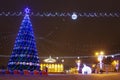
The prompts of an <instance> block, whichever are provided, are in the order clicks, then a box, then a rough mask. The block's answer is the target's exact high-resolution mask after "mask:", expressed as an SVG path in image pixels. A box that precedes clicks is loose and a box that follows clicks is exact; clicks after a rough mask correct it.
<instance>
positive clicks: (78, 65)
mask: <svg viewBox="0 0 120 80" xmlns="http://www.w3.org/2000/svg"><path fill="white" fill-rule="evenodd" d="M80 63H81V61H80V59H78V60H76V64H77V70H78V71H79V70H80Z"/></svg>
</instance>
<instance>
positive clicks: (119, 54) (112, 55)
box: [0, 53, 120, 59]
mask: <svg viewBox="0 0 120 80" xmlns="http://www.w3.org/2000/svg"><path fill="white" fill-rule="evenodd" d="M15 56H16V55H15ZM117 56H120V53H117V54H111V55H104V56H103V57H105V58H108V57H112V58H114V57H117ZM0 57H6V58H7V57H10V55H0ZM57 57H58V56H57ZM57 57H53V58H57ZM93 57H96V56H60V57H59V58H68V59H69V58H93ZM39 58H48V57H47V56H44V57H39Z"/></svg>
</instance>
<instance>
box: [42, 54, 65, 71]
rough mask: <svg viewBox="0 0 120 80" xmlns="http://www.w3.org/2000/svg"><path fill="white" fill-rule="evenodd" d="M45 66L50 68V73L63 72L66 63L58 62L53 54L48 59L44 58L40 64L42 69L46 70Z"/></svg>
mask: <svg viewBox="0 0 120 80" xmlns="http://www.w3.org/2000/svg"><path fill="white" fill-rule="evenodd" d="M45 67H47V68H48V72H49V73H62V72H64V65H63V63H62V62H57V61H56V59H53V58H52V57H51V56H50V57H49V58H47V59H44V60H43V62H42V63H41V64H40V68H41V70H45Z"/></svg>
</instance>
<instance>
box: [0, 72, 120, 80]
mask: <svg viewBox="0 0 120 80" xmlns="http://www.w3.org/2000/svg"><path fill="white" fill-rule="evenodd" d="M0 80H120V73H108V74H91V75H82V74H73V75H72V74H49V75H48V76H46V75H43V76H40V75H20V74H16V75H10V74H4V75H3V74H2V75H0Z"/></svg>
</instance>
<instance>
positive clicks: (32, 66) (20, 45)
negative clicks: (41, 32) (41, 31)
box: [8, 8, 40, 71]
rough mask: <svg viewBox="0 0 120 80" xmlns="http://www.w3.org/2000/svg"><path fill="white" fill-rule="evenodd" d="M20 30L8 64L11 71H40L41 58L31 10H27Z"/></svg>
mask: <svg viewBox="0 0 120 80" xmlns="http://www.w3.org/2000/svg"><path fill="white" fill-rule="evenodd" d="M24 12H25V16H24V19H23V20H22V23H21V26H20V30H19V32H18V35H17V37H16V40H15V44H14V48H13V51H12V55H11V57H10V59H9V62H8V69H9V70H29V71H33V70H39V68H40V66H39V57H38V52H37V48H36V41H35V37H34V33H33V29H32V23H31V21H30V18H29V13H30V9H29V8H26V9H25V11H24Z"/></svg>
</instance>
